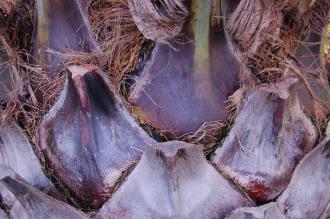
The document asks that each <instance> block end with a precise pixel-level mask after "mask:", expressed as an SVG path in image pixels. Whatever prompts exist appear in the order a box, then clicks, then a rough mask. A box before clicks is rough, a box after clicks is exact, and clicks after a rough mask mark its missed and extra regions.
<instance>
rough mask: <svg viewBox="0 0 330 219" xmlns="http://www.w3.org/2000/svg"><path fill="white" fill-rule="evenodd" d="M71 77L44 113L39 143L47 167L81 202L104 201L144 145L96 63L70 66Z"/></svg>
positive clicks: (141, 134) (146, 138)
mask: <svg viewBox="0 0 330 219" xmlns="http://www.w3.org/2000/svg"><path fill="white" fill-rule="evenodd" d="M69 70H70V71H71V73H72V75H69V76H68V77H67V80H66V84H65V87H64V90H63V92H62V94H61V97H60V99H59V100H58V102H57V103H56V105H55V106H54V107H53V108H52V109H51V110H50V112H49V113H48V114H47V115H46V116H45V117H44V119H43V122H42V124H41V128H40V145H39V149H40V150H41V152H42V154H43V156H44V159H45V161H46V163H47V166H49V168H50V169H51V170H52V171H53V174H54V175H55V176H56V177H57V178H58V179H59V180H60V181H61V182H62V183H63V184H64V185H65V186H66V187H67V188H68V189H70V190H71V191H73V193H74V194H75V195H76V196H77V197H78V198H80V199H81V200H83V201H85V202H87V203H89V204H90V205H92V206H100V205H101V204H102V203H103V202H105V201H106V200H107V199H108V197H109V195H110V194H109V193H110V191H111V187H112V186H113V184H114V183H115V181H116V180H117V179H118V178H119V176H120V175H121V172H122V171H123V170H124V169H125V168H126V167H128V166H129V165H130V164H131V162H132V161H134V160H137V159H138V158H139V157H140V155H141V153H142V151H143V148H144V146H145V145H146V144H148V143H154V140H152V139H151V138H149V136H147V134H146V133H145V132H144V131H143V130H142V128H140V127H139V126H138V124H137V123H135V121H134V119H133V118H132V117H131V116H130V115H129V114H128V112H127V111H126V110H125V108H124V107H123V105H122V104H121V102H120V101H119V99H118V97H117V96H116V95H115V94H114V93H113V92H112V91H111V90H110V87H109V85H108V83H107V80H106V79H105V77H103V76H102V73H101V72H99V71H98V70H97V69H96V68H95V66H91V65H84V66H71V67H69Z"/></svg>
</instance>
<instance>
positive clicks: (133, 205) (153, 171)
mask: <svg viewBox="0 0 330 219" xmlns="http://www.w3.org/2000/svg"><path fill="white" fill-rule="evenodd" d="M150 179H152V180H150ZM251 205H252V203H251V202H250V201H248V199H246V197H244V196H243V195H242V193H240V192H239V191H238V190H237V189H235V188H234V187H233V185H231V184H230V183H229V182H228V181H227V180H226V179H225V178H223V177H222V176H221V175H220V174H219V173H218V172H217V171H216V170H215V169H214V168H213V167H212V166H211V165H210V164H209V163H208V162H207V160H206V159H205V157H204V155H203V153H202V147H201V146H196V145H192V144H188V143H184V142H179V141H173V142H166V143H161V144H158V145H153V146H149V147H146V148H145V152H144V154H143V155H142V158H141V160H140V162H139V163H138V165H137V166H136V167H135V169H134V170H133V172H132V173H131V174H130V175H129V177H128V179H127V181H126V182H125V183H124V184H123V185H122V186H121V187H120V188H119V190H118V191H117V192H116V193H115V194H114V196H113V197H112V199H111V200H109V202H108V203H106V204H105V205H104V206H103V207H102V209H101V210H100V213H99V215H97V216H96V218H110V217H113V218H123V219H128V218H132V219H133V218H135V219H140V218H141V219H142V218H173V219H174V218H177V219H179V218H200V219H202V218H205V219H206V218H223V217H224V216H225V215H226V214H227V213H229V212H230V211H231V210H233V209H235V208H237V207H240V206H251Z"/></svg>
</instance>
